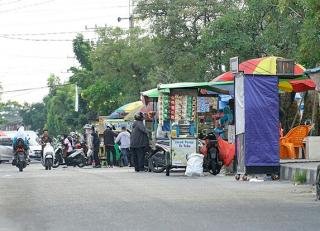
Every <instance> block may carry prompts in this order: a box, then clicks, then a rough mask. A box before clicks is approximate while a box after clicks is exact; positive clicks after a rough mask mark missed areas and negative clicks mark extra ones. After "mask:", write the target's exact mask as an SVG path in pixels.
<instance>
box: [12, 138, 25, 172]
mask: <svg viewBox="0 0 320 231" xmlns="http://www.w3.org/2000/svg"><path fill="white" fill-rule="evenodd" d="M13 165H16V167H17V168H18V169H19V171H20V172H22V171H23V169H24V168H25V167H27V152H26V148H25V144H24V141H23V139H21V138H19V139H17V144H16V145H15V159H14V163H13Z"/></svg>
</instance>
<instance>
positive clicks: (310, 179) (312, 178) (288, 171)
mask: <svg viewBox="0 0 320 231" xmlns="http://www.w3.org/2000/svg"><path fill="white" fill-rule="evenodd" d="M296 172H306V173H307V180H306V182H305V183H306V184H311V185H313V184H315V182H316V177H317V169H308V168H302V167H292V166H287V165H281V166H280V180H289V181H294V175H295V173H296Z"/></svg>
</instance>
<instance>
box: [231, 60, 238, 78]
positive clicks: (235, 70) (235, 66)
mask: <svg viewBox="0 0 320 231" xmlns="http://www.w3.org/2000/svg"><path fill="white" fill-rule="evenodd" d="M230 71H231V72H232V73H233V74H235V73H238V72H239V57H232V58H230Z"/></svg>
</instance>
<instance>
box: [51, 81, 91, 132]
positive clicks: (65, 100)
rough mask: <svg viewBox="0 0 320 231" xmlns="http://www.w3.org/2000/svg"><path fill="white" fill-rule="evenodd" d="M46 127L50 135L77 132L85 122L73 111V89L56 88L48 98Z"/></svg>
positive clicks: (68, 87)
mask: <svg viewBox="0 0 320 231" xmlns="http://www.w3.org/2000/svg"><path fill="white" fill-rule="evenodd" d="M46 100H47V102H46V107H47V123H46V125H45V126H46V127H47V128H48V130H49V133H50V134H52V135H58V134H64V133H69V132H71V131H75V130H78V129H80V128H81V127H82V125H83V124H84V123H85V122H86V121H85V118H83V117H82V116H80V115H79V113H77V112H75V111H74V103H75V87H74V85H64V86H59V87H56V91H55V93H54V94H51V95H50V97H48V98H47V99H46Z"/></svg>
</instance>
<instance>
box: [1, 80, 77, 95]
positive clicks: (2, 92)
mask: <svg viewBox="0 0 320 231" xmlns="http://www.w3.org/2000/svg"><path fill="white" fill-rule="evenodd" d="M68 85H74V84H73V83H64V84H59V85H54V86H41V87H30V88H23V89H14V90H6V91H1V90H0V94H4V93H12V92H21V91H33V90H40V89H45V88H50V87H63V86H68Z"/></svg>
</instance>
